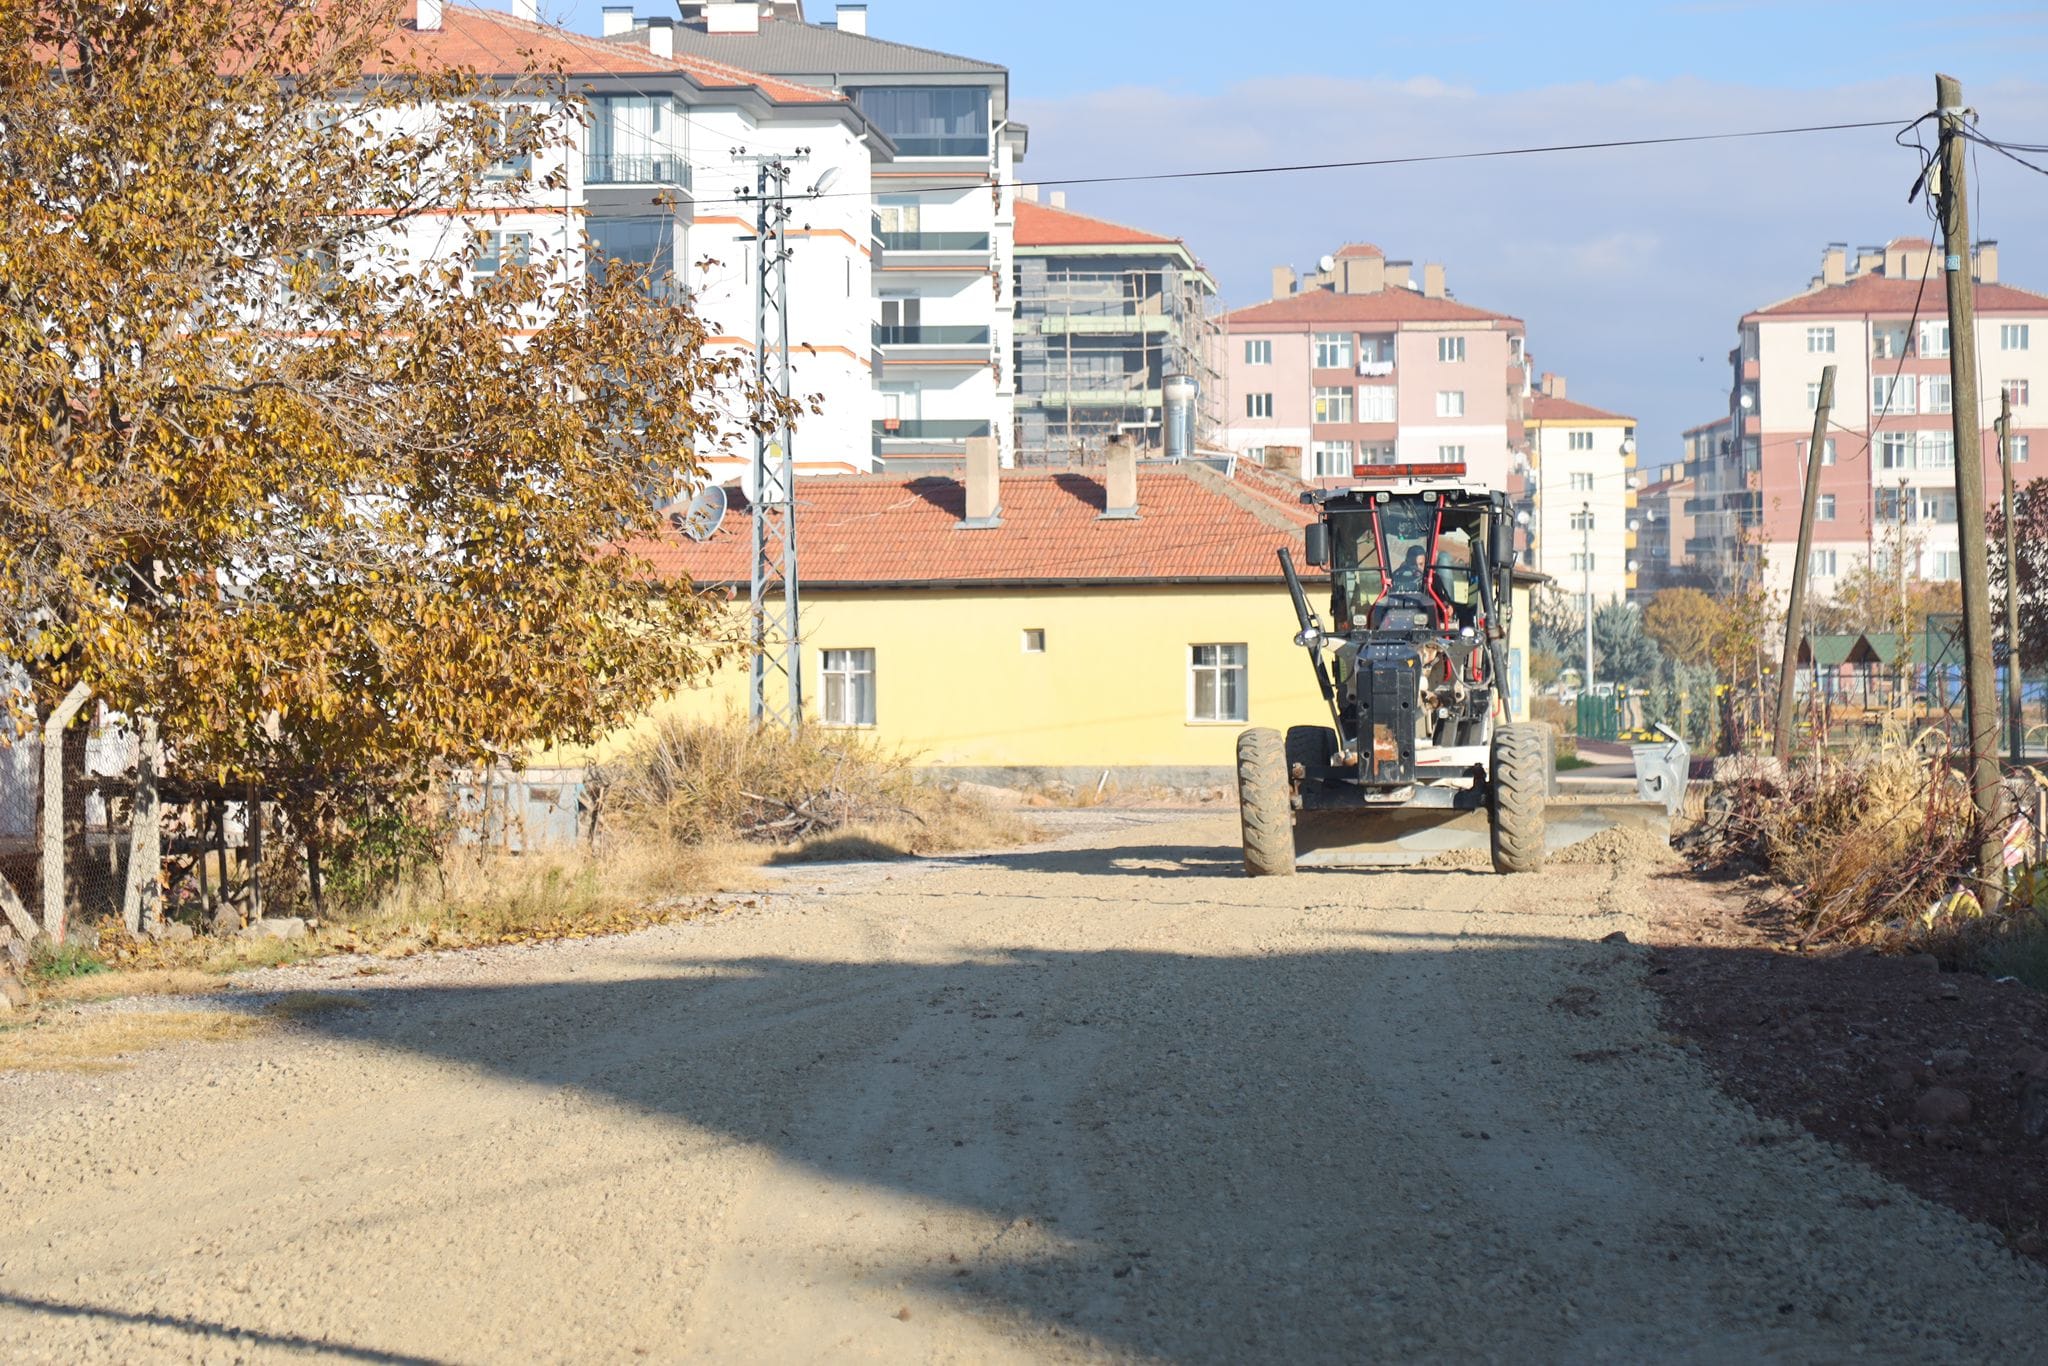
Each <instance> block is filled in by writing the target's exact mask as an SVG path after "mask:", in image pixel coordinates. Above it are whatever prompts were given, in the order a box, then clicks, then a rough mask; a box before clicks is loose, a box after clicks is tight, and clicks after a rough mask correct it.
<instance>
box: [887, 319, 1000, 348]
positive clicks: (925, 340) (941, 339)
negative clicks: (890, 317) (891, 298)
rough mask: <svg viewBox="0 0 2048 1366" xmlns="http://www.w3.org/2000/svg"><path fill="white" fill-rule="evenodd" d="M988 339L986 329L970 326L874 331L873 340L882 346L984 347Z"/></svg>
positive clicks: (896, 328)
mask: <svg viewBox="0 0 2048 1366" xmlns="http://www.w3.org/2000/svg"><path fill="white" fill-rule="evenodd" d="M988 337H989V330H988V329H987V328H986V327H976V326H973V325H971V324H965V325H947V324H939V325H935V326H917V327H886V326H885V327H878V328H876V329H875V340H876V342H878V343H879V344H881V345H883V346H986V345H988Z"/></svg>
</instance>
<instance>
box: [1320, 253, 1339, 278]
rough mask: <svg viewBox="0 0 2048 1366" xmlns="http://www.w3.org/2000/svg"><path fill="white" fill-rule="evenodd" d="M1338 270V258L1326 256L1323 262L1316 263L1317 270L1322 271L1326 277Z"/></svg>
mask: <svg viewBox="0 0 2048 1366" xmlns="http://www.w3.org/2000/svg"><path fill="white" fill-rule="evenodd" d="M1336 268H1337V258H1336V257H1334V256H1325V257H1323V259H1322V260H1320V261H1317V262H1316V269H1317V270H1320V271H1321V272H1322V273H1323V274H1325V275H1328V274H1329V273H1330V272H1331V271H1333V270H1335V269H1336Z"/></svg>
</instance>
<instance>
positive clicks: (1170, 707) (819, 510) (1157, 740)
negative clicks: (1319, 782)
mask: <svg viewBox="0 0 2048 1366" xmlns="http://www.w3.org/2000/svg"><path fill="white" fill-rule="evenodd" d="M1120 461H1121V462H1122V463H1121V468H1119V463H1120ZM976 464H977V462H976V461H974V460H972V459H971V460H970V464H969V469H968V472H967V474H966V475H965V476H964V477H963V478H959V479H955V478H950V477H920V478H915V479H904V478H892V477H889V476H882V475H861V476H844V477H841V476H816V477H811V478H805V479H803V480H800V481H799V483H798V486H797V518H796V520H797V535H798V543H799V568H800V576H801V577H800V589H799V605H800V635H801V641H800V651H799V656H800V660H801V671H802V690H803V698H804V710H805V714H806V718H807V723H809V724H816V725H826V726H834V727H849V728H856V729H859V730H862V731H865V732H869V733H871V734H872V735H873V736H874V737H875V738H877V739H878V740H881V741H883V742H885V743H887V744H889V745H892V746H894V747H897V748H898V749H900V750H902V751H904V752H906V753H909V754H912V755H914V756H915V758H916V761H917V762H918V763H920V764H921V765H923V766H926V767H928V768H931V769H934V770H938V771H941V772H943V773H945V774H947V775H950V776H956V777H963V778H975V779H979V780H984V781H1027V782H1036V781H1047V780H1051V779H1055V778H1059V779H1064V780H1066V781H1070V782H1082V781H1086V782H1088V783H1091V784H1092V783H1095V782H1098V781H1100V775H1101V774H1103V773H1104V772H1105V771H1107V772H1108V773H1109V774H1110V775H1111V777H1112V779H1114V780H1118V781H1124V782H1131V781H1138V782H1149V783H1159V784H1166V785H1196V784H1208V783H1217V782H1222V781H1225V780H1226V778H1227V776H1228V775H1229V774H1230V773H1231V771H1232V769H1233V765H1234V754H1235V743H1236V738H1237V734H1238V732H1239V731H1241V730H1243V729H1244V728H1245V727H1247V726H1273V727H1277V728H1281V729H1285V728H1286V727H1287V726H1289V725H1299V724H1307V723H1314V722H1316V721H1318V720H1319V719H1327V717H1328V714H1329V713H1328V709H1327V707H1326V706H1325V705H1324V703H1323V700H1322V697H1321V695H1320V694H1319V693H1318V691H1317V687H1316V682H1315V676H1314V674H1313V672H1312V671H1311V669H1310V665H1309V661H1308V658H1307V657H1306V654H1305V652H1304V651H1303V650H1302V649H1301V648H1300V647H1299V646H1297V645H1295V644H1294V635H1295V631H1296V629H1297V625H1296V622H1295V617H1294V609H1293V606H1292V603H1291V601H1290V599H1289V597H1288V594H1287V590H1286V587H1285V585H1284V584H1283V582H1282V580H1281V577H1280V573H1279V565H1278V559H1277V556H1276V553H1275V552H1276V551H1278V550H1279V549H1280V548H1281V547H1283V546H1286V547H1289V548H1291V549H1292V550H1293V552H1294V555H1295V558H1296V560H1297V561H1299V560H1300V558H1301V541H1302V536H1301V533H1302V528H1303V527H1304V526H1306V525H1307V524H1308V523H1309V522H1310V521H1311V520H1313V516H1314V514H1313V512H1312V510H1311V509H1310V508H1308V507H1305V506H1304V505H1303V504H1302V503H1301V501H1300V497H1299V494H1300V486H1299V485H1298V484H1295V483H1294V482H1293V481H1291V480H1287V479H1284V478H1282V477H1280V476H1277V475H1275V474H1273V473H1271V472H1269V471H1265V470H1259V469H1251V468H1240V469H1238V470H1235V471H1232V472H1231V473H1227V474H1226V473H1224V472H1220V471H1218V470H1215V469H1212V468H1209V467H1208V466H1205V465H1202V464H1198V463H1189V464H1174V465H1166V464H1156V463H1145V464H1137V463H1135V462H1130V461H1129V457H1128V456H1122V457H1113V458H1112V462H1111V465H1110V467H1109V468H1108V469H1107V470H1091V471H1078V470H1074V471H1042V472H1040V471H1034V472H1029V473H1019V472H1015V471H1003V472H1001V474H1000V476H999V475H998V473H997V471H996V470H995V467H994V462H993V459H992V458H989V459H987V460H985V461H982V462H980V468H979V469H978V470H977V468H976ZM734 501H735V503H736V504H737V505H738V506H736V507H735V510H734V515H732V516H729V517H728V518H727V519H726V522H725V524H724V526H723V527H722V528H721V529H720V530H719V531H718V532H717V533H716V534H714V535H712V536H711V537H709V538H708V539H706V540H702V541H693V540H690V539H687V538H685V537H682V536H677V537H675V538H673V539H671V540H665V541H663V542H662V543H660V544H659V545H657V546H654V547H651V548H648V547H642V550H643V553H646V554H647V556H648V558H649V559H650V560H652V561H653V562H654V564H655V566H656V568H657V569H658V570H660V571H662V572H664V573H668V574H672V575H676V576H678V577H682V576H687V577H688V578H689V580H690V581H691V582H693V583H695V584H697V585H698V586H700V587H705V586H711V585H725V586H729V587H730V588H732V589H733V590H735V591H736V592H737V593H738V594H739V595H740V597H741V598H742V600H743V599H744V596H745V594H746V592H747V587H748V584H749V582H750V572H751V570H750V564H751V560H750V557H751V539H750V536H749V529H748V519H747V517H746V515H745V508H744V504H743V500H742V499H739V498H735V500H734ZM1327 583H1328V580H1327V579H1326V578H1324V577H1321V576H1320V575H1318V576H1317V577H1315V578H1313V579H1311V580H1310V581H1309V584H1310V593H1311V595H1312V597H1314V598H1315V600H1316V601H1317V604H1318V607H1319V608H1320V609H1321V610H1323V612H1324V614H1325V615H1326V616H1327V602H1326V601H1325V600H1326V598H1327V592H1328V590H1327ZM1516 598H1517V610H1516V612H1515V618H1514V628H1515V630H1514V638H1513V639H1512V641H1511V642H1510V644H1511V647H1512V654H1511V659H1512V661H1513V663H1514V667H1515V669H1516V672H1517V674H1518V675H1519V674H1520V672H1521V661H1523V660H1525V659H1526V658H1527V630H1528V627H1527V611H1526V599H1527V591H1526V587H1518V589H1517V593H1516ZM747 690H748V673H747V670H746V668H745V667H744V666H741V667H734V668H730V669H727V670H725V671H723V672H722V673H720V674H719V675H718V676H716V677H715V678H713V679H712V680H711V681H710V682H709V683H707V684H706V685H705V686H703V687H700V688H696V689H692V690H690V691H688V692H685V693H682V694H679V695H678V696H676V697H675V698H673V699H672V700H671V701H670V702H669V703H667V704H665V706H664V708H663V709H662V710H666V711H670V712H674V711H681V712H683V713H685V714H692V715H705V716H716V715H720V714H725V713H742V714H743V713H744V712H745V710H746V706H747ZM1514 701H1515V705H1516V707H1517V710H1518V712H1522V713H1523V714H1525V711H1526V706H1527V701H1526V688H1522V687H1517V688H1516V689H1515V690H1514ZM615 743H616V742H615Z"/></svg>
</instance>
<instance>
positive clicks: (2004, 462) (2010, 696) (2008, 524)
mask: <svg viewBox="0 0 2048 1366" xmlns="http://www.w3.org/2000/svg"><path fill="white" fill-rule="evenodd" d="M2011 432H2012V395H2011V394H2010V393H2007V392H2006V391H2005V389H2004V388H2003V387H2001V388H2000V389H1999V392H1998V472H1999V482H2000V483H2002V484H2003V485H2004V489H2005V497H2004V499H2003V500H2002V501H2003V504H2004V507H2005V731H2006V744H2007V746H2008V748H2009V750H2010V752H2011V761H2012V766H2013V767H2014V768H2018V767H2019V766H2020V765H2021V764H2024V763H2025V762H2026V761H2027V731H2026V727H2025V726H2023V725H2021V724H2020V706H2021V699H2020V564H2019V559H2018V552H2017V551H2016V549H2015V547H2014V540H2015V538H2014V535H2013V526H2012V512H2013V505H2012V504H2013V500H2012V436H2011Z"/></svg>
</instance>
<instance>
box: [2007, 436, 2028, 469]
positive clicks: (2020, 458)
mask: <svg viewBox="0 0 2048 1366" xmlns="http://www.w3.org/2000/svg"><path fill="white" fill-rule="evenodd" d="M2005 449H2006V452H2007V454H2009V455H2011V456H2012V463H2013V464H2015V465H2024V464H2026V463H2027V438H2026V437H2024V436H2008V437H2007V438H2006V439H2005Z"/></svg>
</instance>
